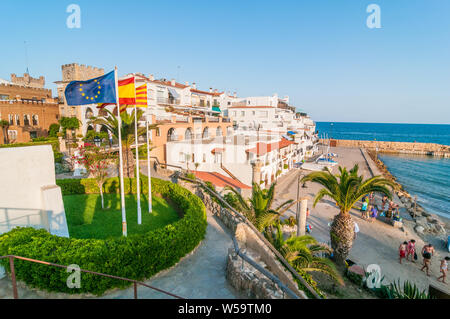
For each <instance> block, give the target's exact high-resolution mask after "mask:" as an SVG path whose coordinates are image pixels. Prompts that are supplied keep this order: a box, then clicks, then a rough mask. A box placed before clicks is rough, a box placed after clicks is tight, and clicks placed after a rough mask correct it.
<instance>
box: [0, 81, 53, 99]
mask: <svg viewBox="0 0 450 319" xmlns="http://www.w3.org/2000/svg"><path fill="white" fill-rule="evenodd" d="M0 94H1V95H7V96H8V97H9V99H10V100H21V99H30V100H31V99H35V100H40V101H42V99H45V100H48V99H51V98H52V90H49V89H44V88H34V87H25V86H20V85H13V84H0Z"/></svg>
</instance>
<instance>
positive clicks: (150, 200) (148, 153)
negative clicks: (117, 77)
mask: <svg viewBox="0 0 450 319" xmlns="http://www.w3.org/2000/svg"><path fill="white" fill-rule="evenodd" d="M148 118H149V117H148V99H147V171H148V212H149V213H151V212H152V173H151V172H152V171H151V167H150V143H151V141H150V139H151V132H149V130H148V126H149V124H150V123H149V120H148Z"/></svg>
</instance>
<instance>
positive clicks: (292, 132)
mask: <svg viewBox="0 0 450 319" xmlns="http://www.w3.org/2000/svg"><path fill="white" fill-rule="evenodd" d="M287 133H288V134H290V135H295V134H297V132H294V131H288V132H287Z"/></svg>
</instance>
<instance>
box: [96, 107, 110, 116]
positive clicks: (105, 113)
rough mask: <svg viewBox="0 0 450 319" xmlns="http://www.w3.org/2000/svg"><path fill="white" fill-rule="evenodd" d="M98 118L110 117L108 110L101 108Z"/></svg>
mask: <svg viewBox="0 0 450 319" xmlns="http://www.w3.org/2000/svg"><path fill="white" fill-rule="evenodd" d="M98 116H103V117H108V112H106V109H105V108H101V109H100V110H99V111H98Z"/></svg>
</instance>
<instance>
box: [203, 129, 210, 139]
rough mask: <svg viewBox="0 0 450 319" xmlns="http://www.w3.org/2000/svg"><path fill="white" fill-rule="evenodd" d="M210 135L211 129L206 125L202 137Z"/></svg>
mask: <svg viewBox="0 0 450 319" xmlns="http://www.w3.org/2000/svg"><path fill="white" fill-rule="evenodd" d="M208 137H209V131H208V128H207V127H205V129H204V130H203V135H202V138H208Z"/></svg>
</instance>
